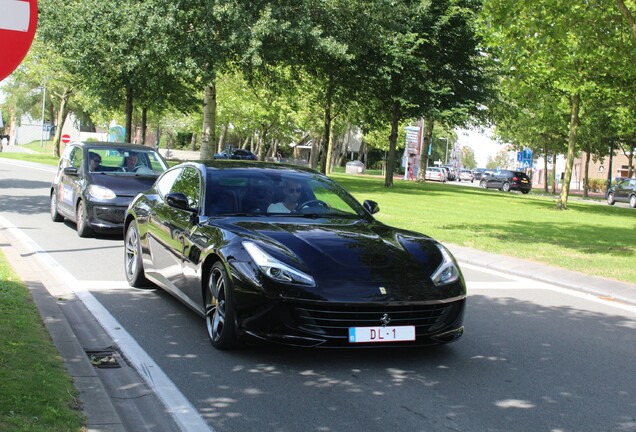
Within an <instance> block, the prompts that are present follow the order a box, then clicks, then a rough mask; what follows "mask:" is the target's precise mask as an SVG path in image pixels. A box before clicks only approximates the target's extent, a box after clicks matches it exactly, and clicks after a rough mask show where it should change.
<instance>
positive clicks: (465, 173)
mask: <svg viewBox="0 0 636 432" xmlns="http://www.w3.org/2000/svg"><path fill="white" fill-rule="evenodd" d="M473 178H474V176H473V172H472V171H471V170H469V169H463V170H461V171H460V173H459V181H469V182H471V183H472V182H473Z"/></svg>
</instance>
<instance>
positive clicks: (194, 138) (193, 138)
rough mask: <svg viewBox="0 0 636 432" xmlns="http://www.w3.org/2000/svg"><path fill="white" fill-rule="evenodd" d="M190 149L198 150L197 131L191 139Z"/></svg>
mask: <svg viewBox="0 0 636 432" xmlns="http://www.w3.org/2000/svg"><path fill="white" fill-rule="evenodd" d="M190 150H191V151H196V150H197V133H196V132H193V133H192V139H191V140H190Z"/></svg>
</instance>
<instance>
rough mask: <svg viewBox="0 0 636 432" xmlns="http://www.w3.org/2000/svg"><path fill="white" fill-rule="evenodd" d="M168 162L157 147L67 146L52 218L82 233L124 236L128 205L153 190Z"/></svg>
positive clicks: (52, 195) (52, 192) (54, 192)
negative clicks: (139, 194)
mask: <svg viewBox="0 0 636 432" xmlns="http://www.w3.org/2000/svg"><path fill="white" fill-rule="evenodd" d="M167 169H168V164H167V163H166V161H165V160H164V159H163V157H161V155H160V154H159V153H158V152H156V151H155V150H153V149H152V148H151V147H146V146H142V145H135V144H124V143H112V142H74V143H70V144H68V145H67V146H66V149H65V150H64V153H63V154H62V157H61V158H60V162H59V164H58V168H57V173H56V174H55V179H54V180H53V184H52V185H51V189H50V210H51V219H52V220H53V221H54V222H62V221H63V220H64V219H65V218H66V219H69V220H71V221H73V222H75V223H76V224H77V234H78V235H79V236H80V237H89V236H91V235H93V234H94V233H95V232H96V231H98V232H105V231H112V232H117V233H121V232H122V231H123V227H124V214H125V213H126V209H127V208H128V204H130V202H131V201H132V199H133V198H134V197H135V195H137V194H138V193H139V192H141V191H144V190H146V189H150V187H151V186H152V185H153V183H154V182H155V180H156V179H157V177H159V174H161V173H163V172H164V171H165V170H167Z"/></svg>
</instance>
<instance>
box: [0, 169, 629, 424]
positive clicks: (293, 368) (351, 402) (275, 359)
mask: <svg viewBox="0 0 636 432" xmlns="http://www.w3.org/2000/svg"><path fill="white" fill-rule="evenodd" d="M0 172H1V173H2V176H1V177H0V178H1V179H0V225H3V226H2V227H0V228H4V229H8V227H11V229H13V230H17V231H19V232H20V233H21V235H23V236H24V238H25V239H28V241H27V243H28V245H27V246H28V247H30V248H31V249H32V252H33V253H35V254H37V255H39V256H40V257H41V258H42V259H43V262H44V263H48V264H47V265H52V266H53V268H56V269H57V270H56V271H57V274H58V276H59V277H60V279H62V280H64V281H65V284H66V285H68V286H69V287H71V288H72V289H73V290H75V291H76V292H77V293H80V298H82V299H83V300H84V302H85V303H86V304H88V306H89V309H90V310H92V311H93V313H94V314H95V315H96V317H97V319H98V321H99V322H100V323H101V324H102V326H104V328H105V329H106V330H107V331H108V333H109V334H111V336H113V337H114V339H115V341H116V342H117V344H118V349H119V350H121V352H122V353H123V355H124V356H125V357H126V359H127V361H128V362H130V363H131V364H136V365H137V366H138V369H137V370H141V371H142V375H145V376H144V378H145V379H146V382H150V386H151V387H152V388H153V389H154V390H155V391H156V392H157V393H158V394H159V398H160V399H161V400H163V401H164V402H165V403H166V404H167V405H168V406H167V407H166V408H165V409H166V411H169V412H171V413H172V415H173V416H174V417H175V418H176V423H177V424H179V425H180V426H181V429H182V430H188V431H190V430H206V429H207V430H214V431H219V432H221V431H247V432H249V431H264V430H265V431H355V432H359V431H382V432H385V431H395V430H403V431H479V432H483V431H532V432H537V431H546V432H557V431H558V432H584V431H590V432H598V431H616V432H618V431H621V432H625V431H628V432H629V431H636V364H635V362H634V359H636V308H635V307H633V306H627V305H621V304H618V303H616V302H607V301H603V300H600V299H597V298H595V297H593V296H589V295H584V294H581V293H578V292H574V291H569V290H566V289H563V288H557V287H555V286H553V285H549V284H545V283H539V282H536V281H533V280H529V279H524V278H521V277H516V276H512V275H509V274H505V273H499V272H495V271H491V270H486V269H484V268H481V267H479V266H475V265H471V264H464V265H462V269H463V271H464V275H465V277H466V279H467V281H468V287H469V301H468V307H467V312H466V319H465V326H466V333H465V335H464V337H463V338H462V339H460V340H459V341H458V342H456V343H454V344H451V345H448V346H444V347H440V348H436V349H416V350H402V349H383V350H347V351H342V350H341V351H337V350H316V349H290V348H280V347H258V348H252V347H248V348H244V349H241V350H238V351H234V352H220V351H217V350H215V349H213V348H212V347H211V346H210V345H209V343H208V341H207V336H206V333H205V330H204V328H203V326H204V323H203V321H202V320H201V319H200V318H199V317H198V316H196V315H195V314H194V313H192V312H191V311H190V310H189V309H188V308H186V307H185V306H183V305H181V304H180V303H178V302H177V301H175V300H174V299H173V298H171V297H170V296H169V295H167V294H166V293H164V292H162V291H160V290H156V289H149V290H137V289H132V288H130V287H128V285H127V284H126V283H125V278H124V273H123V241H122V239H121V238H119V237H116V236H115V237H107V238H97V239H80V238H79V237H78V236H77V234H76V232H75V230H74V225H73V224H69V223H61V224H55V223H53V222H51V221H50V218H49V213H48V209H49V207H48V186H49V184H50V181H51V180H52V178H53V175H54V171H53V169H52V168H45V167H39V166H35V165H31V164H25V163H21V162H14V161H8V160H4V159H0ZM460 264H461V263H460ZM139 365H141V366H139ZM143 371H146V372H143ZM108 374H109V372H108V371H104V372H103V373H102V376H103V378H104V379H105V380H108ZM111 385H113V384H112V383H111ZM182 397H183V399H181V398H182ZM184 400H185V401H187V403H188V404H189V405H187V404H186V406H185V409H182V410H180V409H175V405H178V404H181V403H182V402H183V401H184ZM190 408H192V410H190ZM152 430H164V429H163V428H162V426H161V425H155V428H153V429H152Z"/></svg>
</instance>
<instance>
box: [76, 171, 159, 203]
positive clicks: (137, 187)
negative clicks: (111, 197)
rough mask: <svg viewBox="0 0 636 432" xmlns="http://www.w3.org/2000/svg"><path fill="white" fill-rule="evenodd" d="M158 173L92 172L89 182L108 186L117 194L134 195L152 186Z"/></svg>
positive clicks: (122, 195)
mask: <svg viewBox="0 0 636 432" xmlns="http://www.w3.org/2000/svg"><path fill="white" fill-rule="evenodd" d="M157 177H159V176H157V175H130V174H125V173H123V174H122V173H96V174H91V178H90V179H89V181H88V184H94V185H98V186H103V187H106V188H108V189H110V190H112V191H113V192H115V194H116V195H117V196H120V197H134V196H135V195H137V194H138V193H139V192H143V191H145V190H148V189H150V188H151V187H152V185H153V184H154V183H155V180H157Z"/></svg>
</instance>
